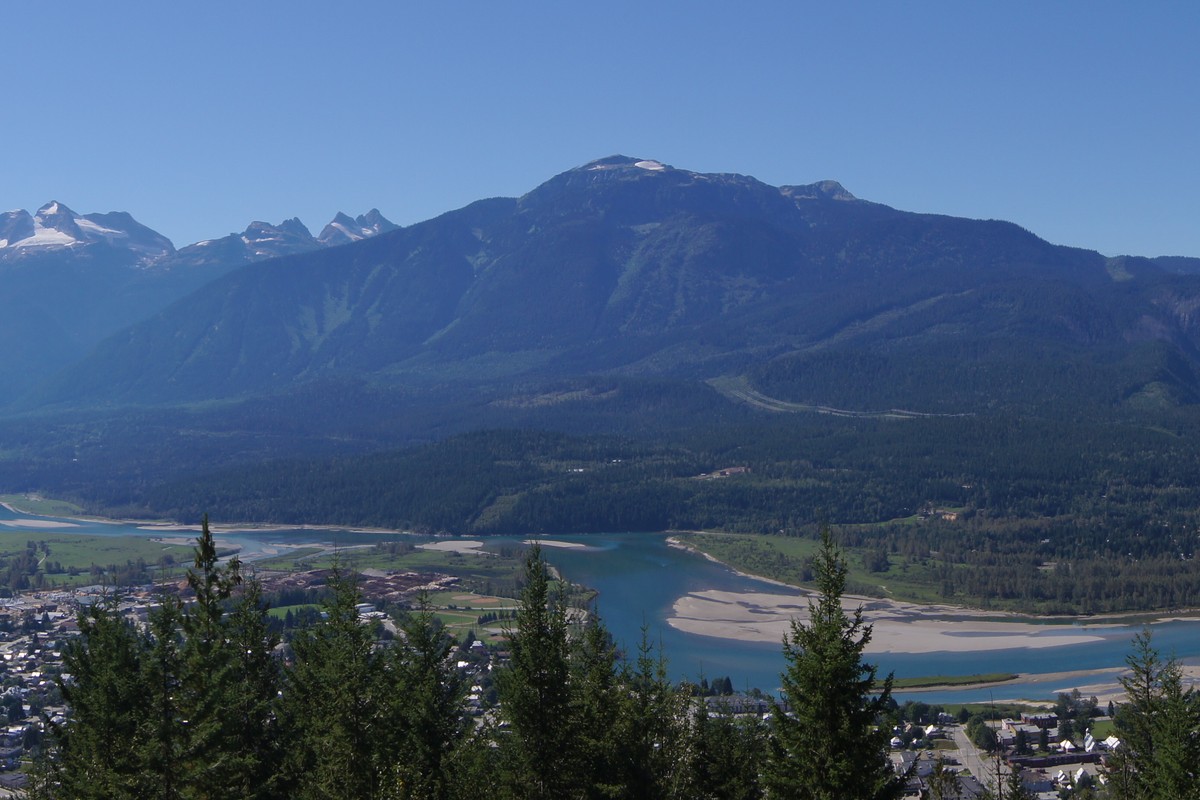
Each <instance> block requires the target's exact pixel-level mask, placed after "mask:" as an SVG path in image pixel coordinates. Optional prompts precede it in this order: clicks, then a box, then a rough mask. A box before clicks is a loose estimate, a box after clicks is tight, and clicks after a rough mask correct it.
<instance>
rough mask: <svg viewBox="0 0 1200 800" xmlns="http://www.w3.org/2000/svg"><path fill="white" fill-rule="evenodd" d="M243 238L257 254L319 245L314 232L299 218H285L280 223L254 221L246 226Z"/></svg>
mask: <svg viewBox="0 0 1200 800" xmlns="http://www.w3.org/2000/svg"><path fill="white" fill-rule="evenodd" d="M241 240H242V241H243V242H244V243H245V244H246V246H247V247H250V248H251V249H253V250H254V254H255V255H256V256H261V257H267V258H269V257H272V256H279V255H285V254H289V253H298V252H302V251H304V250H312V249H314V248H315V247H316V246H317V241H316V239H314V238H313V235H312V232H311V231H309V229H308V228H307V227H306V226H305V224H304V223H303V222H301V221H300V220H299V219H298V218H296V217H292V218H291V219H285V220H284V221H283V222H281V223H279V224H278V225H272V224H271V223H269V222H261V221H257V220H256V221H254V222H251V223H250V224H249V225H247V226H246V230H245V231H243V232H242V235H241Z"/></svg>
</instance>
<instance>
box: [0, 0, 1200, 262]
mask: <svg viewBox="0 0 1200 800" xmlns="http://www.w3.org/2000/svg"><path fill="white" fill-rule="evenodd" d="M835 6H836V7H835ZM4 18H5V28H6V35H5V37H4V38H5V43H4V45H3V46H2V47H0V74H3V75H4V76H5V78H6V80H5V81H4V84H5V91H4V93H3V100H2V101H0V152H2V153H3V154H4V155H3V166H2V168H0V209H10V208H28V209H30V210H32V209H34V208H36V207H37V206H39V205H41V204H42V203H44V202H46V201H48V200H51V199H55V200H60V201H62V202H64V203H66V204H67V205H69V206H71V207H72V208H73V209H74V210H75V211H77V212H80V213H86V212H92V211H112V210H123V211H129V212H131V213H132V214H133V215H134V216H135V217H136V218H138V219H139V220H140V221H142V222H143V223H145V224H147V225H150V226H151V227H153V228H155V229H156V230H159V231H160V232H162V233H164V234H166V235H167V236H169V237H170V238H171V239H172V240H173V241H175V243H176V244H177V245H183V244H187V243H189V242H192V241H196V240H199V239H204V238H212V237H215V236H220V235H224V234H226V233H229V232H231V231H234V230H241V229H242V228H244V227H245V226H246V224H247V223H248V222H250V221H251V220H254V219H262V220H266V221H270V222H279V221H280V220H282V219H284V218H286V217H291V216H299V217H300V218H301V219H302V220H303V221H304V222H305V223H306V224H307V225H308V226H309V228H310V229H312V230H313V232H314V233H315V232H317V231H318V230H319V229H320V228H321V226H323V225H324V224H325V223H326V222H327V221H328V220H329V219H330V218H331V217H332V216H333V214H334V213H335V212H337V211H339V210H342V211H347V212H349V213H351V214H357V213H362V212H363V211H365V210H367V209H368V208H370V207H372V206H376V207H378V208H379V209H380V210H381V211H382V212H383V213H384V214H385V215H386V216H388V217H389V218H391V219H392V220H394V221H396V222H399V223H402V224H410V223H413V222H417V221H420V220H422V219H427V218H429V217H431V216H435V215H437V214H439V213H442V212H444V211H448V210H450V209H453V208H457V207H459V206H462V205H464V204H466V203H468V202H470V201H472V200H475V199H478V198H480V197H488V196H496V195H519V194H522V193H524V192H525V191H527V190H529V189H531V188H532V187H534V186H535V185H537V184H538V183H541V182H542V181H543V180H545V179H547V178H549V177H550V176H552V175H554V174H556V173H558V172H561V171H563V170H565V169H569V168H570V167H573V166H577V165H579V164H582V163H585V162H587V161H590V160H592V159H594V158H599V157H602V156H606V155H610V154H613V153H623V154H626V155H635V156H640V157H643V158H655V159H658V160H660V161H664V162H666V163H669V164H672V165H674V166H677V167H682V168H687V169H693V170H697V171H705V172H740V173H746V174H750V175H754V176H755V177H757V178H759V179H760V180H763V181H766V182H768V183H772V184H785V183H810V182H813V181H817V180H822V179H826V178H832V179H835V180H839V181H841V182H842V183H843V184H844V185H845V186H846V188H847V189H849V190H850V191H851V192H853V193H854V194H856V195H857V196H859V197H863V198H866V199H870V200H875V201H878V202H882V203H886V204H888V205H891V206H895V207H897V208H902V209H906V210H912V211H928V212H938V213H946V214H954V215H958V216H968V217H981V218H999V219H1008V220H1011V221H1013V222H1016V223H1018V224H1020V225H1022V226H1024V227H1026V228H1029V229H1030V230H1032V231H1034V232H1035V233H1037V234H1039V235H1041V236H1043V237H1045V238H1047V239H1049V240H1050V241H1053V242H1058V243H1062V244H1070V245H1078V246H1083V247H1089V248H1094V249H1097V250H1100V251H1101V252H1103V253H1105V254H1108V255H1115V254H1119V253H1135V254H1139V255H1162V254H1178V255H1191V256H1200V218H1198V217H1200V215H1198V213H1197V212H1200V152H1198V149H1200V144H1198V143H1200V48H1198V47H1197V46H1196V43H1197V42H1198V41H1200V4H1197V3H1183V2H1179V3H1149V4H1133V3H1108V2H1086V3H1085V2H1050V3H1047V2H1044V1H1041V2H1029V3H1025V2H1005V3H991V4H985V3H975V2H912V3H900V2H886V3H873V2H861V3H837V4H835V3H773V2H760V3H751V4H749V7H748V8H735V7H734V4H732V3H726V2H721V3H716V2H712V3H709V2H696V1H693V2H686V3H685V2H678V3H676V2H660V3H652V4H647V3H624V2H607V3H603V4H584V3H548V2H547V3H496V2H489V3H484V2H478V3H474V2H445V3H428V4H421V5H418V4H416V3H396V2H386V3H385V2H359V3H350V4H333V3H328V2H304V1H303V0H300V1H293V2H250V3H247V2H238V3H232V2H220V1H218V0H209V1H208V2H204V3H150V2H121V1H119V0H114V2H112V3H85V2H82V0H79V1H78V2H64V3H54V4H43V3H19V4H10V5H7V6H6V7H5V12H4Z"/></svg>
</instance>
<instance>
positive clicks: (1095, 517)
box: [93, 415, 1200, 613]
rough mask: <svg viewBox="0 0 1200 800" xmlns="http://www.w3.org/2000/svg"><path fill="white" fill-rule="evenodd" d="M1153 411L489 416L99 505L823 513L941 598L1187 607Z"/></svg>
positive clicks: (589, 528) (661, 518)
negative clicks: (585, 418) (576, 421)
mask: <svg viewBox="0 0 1200 800" xmlns="http://www.w3.org/2000/svg"><path fill="white" fill-rule="evenodd" d="M1157 422H1158V424H1156V425H1155V426H1147V425H1143V424H1138V423H1136V422H1135V421H1132V420H1129V421H1126V422H1125V423H1120V424H1118V423H1114V422H1113V421H1111V420H1090V419H1089V418H1087V417H1084V418H1081V419H1077V420H1074V421H1066V420H1055V421H1050V420H1044V419H1040V418H1036V417H1022V416H995V415H994V416H979V417H976V416H965V417H957V418H950V419H947V418H934V419H923V418H915V419H904V420H895V419H884V420H881V419H838V418H829V417H818V416H817V415H811V417H810V418H802V419H798V418H796V417H787V418H782V419H773V418H768V419H766V420H756V421H754V422H752V423H745V424H738V425H714V426H712V427H710V428H706V429H699V430H692V431H689V432H687V433H676V434H674V435H670V436H668V435H662V436H659V437H656V438H653V439H649V440H648V439H646V438H644V437H637V438H635V437H631V436H600V435H587V436H569V435H566V434H561V433H550V432H537V431H529V430H490V431H480V432H474V433H467V434H461V435H458V436H452V437H449V438H447V439H445V440H443V441H440V442H436V443H431V444H425V445H420V446H416V447H412V448H407V449H403V450H396V451H388V452H384V453H375V454H355V455H345V456H334V457H328V458H305V459H292V460H275V461H269V462H267V463H264V464H257V465H255V466H253V467H245V468H237V467H234V468H229V469H222V470H215V471H212V472H209V473H208V474H206V475H201V476H199V477H188V478H186V479H178V480H165V481H158V482H155V483H153V484H150V485H147V486H145V487H142V488H140V489H138V490H137V492H136V502H135V501H134V500H133V499H131V498H130V497H129V489H128V487H123V488H122V489H121V490H120V491H121V495H120V499H121V502H122V503H123V504H122V505H119V506H116V508H118V509H119V510H121V511H123V512H126V513H128V514H129V515H135V516H145V515H162V516H166V517H171V518H178V519H188V518H196V517H197V516H199V515H200V514H201V513H203V512H204V511H205V510H214V511H217V510H219V513H220V514H221V516H222V517H224V518H227V519H238V520H244V521H249V522H276V523H295V524H299V523H310V522H314V521H320V522H326V523H333V524H343V525H369V526H377V527H384V528H395V529H408V530H416V531H423V532H439V533H440V532H449V533H453V534H461V535H481V534H484V535H486V534H524V533H568V532H601V531H664V530H709V531H725V532H733V533H770V534H782V535H785V536H796V535H799V536H813V535H814V534H815V531H816V529H817V525H818V523H819V522H820V521H829V522H830V523H833V524H835V525H837V526H838V527H839V529H840V530H842V531H843V532H844V535H845V536H846V537H847V538H846V543H847V545H848V546H849V547H850V548H851V549H852V550H853V551H854V552H856V553H859V552H862V553H869V554H873V555H874V557H875V558H876V560H878V559H879V558H880V557H884V558H885V559H886V563H888V564H890V565H891V566H892V567H896V568H900V567H904V568H905V569H906V570H907V571H908V572H910V573H911V575H910V577H913V578H914V579H915V578H916V577H921V579H922V580H923V581H924V582H925V583H926V584H927V585H928V586H930V587H936V590H937V591H938V592H939V593H940V597H941V598H942V599H952V600H955V601H958V602H969V603H975V604H989V603H990V604H995V605H999V606H1004V607H1010V608H1018V609H1023V610H1030V611H1062V612H1076V613H1077V612H1083V613H1099V612H1107V611H1116V610H1138V609H1169V608H1183V607H1191V606H1195V605H1197V604H1200V597H1197V596H1196V586H1200V582H1198V581H1197V580H1196V578H1197V575H1198V572H1197V571H1198V570H1200V566H1197V564H1198V562H1197V561H1196V559H1195V558H1194V555H1195V550H1196V545H1197V531H1198V530H1200V518H1198V514H1200V512H1198V511H1197V510H1198V509H1200V447H1198V446H1196V444H1197V442H1200V427H1197V425H1196V424H1195V423H1193V422H1191V421H1190V420H1189V419H1188V418H1187V417H1186V416H1185V415H1179V416H1176V417H1168V416H1164V417H1160V418H1158V420H1157ZM1031 443H1036V447H1033V446H1031ZM731 468H733V469H731ZM721 470H728V471H729V472H730V474H727V475H724V476H720V475H718V474H716V473H719V471H721ZM118 499H119V498H118V497H116V496H114V497H113V498H112V500H113V501H114V502H116V501H118ZM94 502H95V501H93V503H94ZM102 505H103V504H102ZM106 507H108V508H110V509H111V508H113V506H106ZM773 575H774V576H775V577H785V576H784V575H782V574H780V573H778V572H776V573H773Z"/></svg>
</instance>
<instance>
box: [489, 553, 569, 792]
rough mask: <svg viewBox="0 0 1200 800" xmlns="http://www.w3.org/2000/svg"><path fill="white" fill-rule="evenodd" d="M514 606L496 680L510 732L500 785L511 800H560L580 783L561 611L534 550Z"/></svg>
mask: <svg viewBox="0 0 1200 800" xmlns="http://www.w3.org/2000/svg"><path fill="white" fill-rule="evenodd" d="M520 600H521V607H520V610H519V611H518V612H517V617H516V624H515V627H514V628H513V629H511V630H510V631H509V646H510V648H511V657H510V661H509V664H508V666H507V667H506V668H505V669H504V670H502V671H501V672H500V673H499V675H498V676H497V688H498V689H499V693H500V712H501V715H502V716H503V718H504V719H505V720H506V721H507V722H508V723H509V725H510V726H511V727H510V730H509V731H507V732H506V733H505V734H504V735H502V736H501V737H500V738H499V742H500V745H501V748H502V756H503V765H504V774H503V781H504V784H505V786H506V787H507V788H508V790H509V791H510V793H511V794H512V795H513V796H516V797H523V798H529V800H563V798H569V797H573V796H575V795H576V792H577V791H578V783H579V781H578V777H579V773H578V770H577V760H576V759H577V755H578V748H577V746H576V744H575V741H576V739H575V737H576V733H577V729H576V727H575V725H574V720H573V719H572V698H571V691H570V666H569V653H570V647H569V641H568V635H567V627H568V625H567V610H566V601H565V599H564V597H563V593H562V589H561V587H560V588H559V589H558V590H556V591H554V592H551V588H550V575H549V568H548V567H547V565H546V562H545V561H544V560H543V559H542V551H541V548H540V547H539V546H538V545H534V546H533V547H532V548H531V549H530V551H529V554H528V556H527V557H526V560H525V570H524V587H523V588H522V590H521V598H520Z"/></svg>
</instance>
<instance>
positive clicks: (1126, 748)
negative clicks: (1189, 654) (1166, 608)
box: [1109, 630, 1200, 800]
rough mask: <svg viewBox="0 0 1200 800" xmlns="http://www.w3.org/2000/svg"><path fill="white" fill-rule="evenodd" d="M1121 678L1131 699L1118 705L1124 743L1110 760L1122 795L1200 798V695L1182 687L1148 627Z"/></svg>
mask: <svg viewBox="0 0 1200 800" xmlns="http://www.w3.org/2000/svg"><path fill="white" fill-rule="evenodd" d="M1126 663H1127V664H1128V665H1129V668H1130V672H1129V674H1128V675H1127V676H1126V677H1124V678H1122V679H1121V685H1122V687H1123V688H1124V689H1125V695H1126V698H1127V703H1126V704H1125V705H1123V706H1121V707H1120V708H1119V709H1118V710H1117V715H1116V728H1117V736H1118V738H1120V740H1121V747H1120V748H1119V749H1118V750H1117V753H1116V754H1115V756H1114V758H1113V759H1112V760H1111V761H1110V763H1109V776H1110V780H1109V784H1110V786H1111V787H1112V788H1111V791H1112V793H1113V794H1114V795H1115V796H1116V797H1117V798H1119V799H1120V800H1167V798H1172V799H1173V800H1174V799H1176V798H1178V799H1179V800H1190V799H1191V798H1200V774H1198V772H1200V698H1198V697H1197V695H1196V693H1195V691H1194V690H1193V689H1192V688H1190V687H1189V688H1187V689H1184V688H1183V672H1182V669H1181V668H1180V666H1179V663H1178V662H1177V661H1176V660H1175V659H1173V658H1171V659H1167V660H1163V658H1162V657H1161V656H1160V655H1159V652H1158V650H1157V649H1155V648H1154V646H1153V643H1152V640H1151V635H1150V632H1149V630H1146V631H1143V632H1142V633H1140V634H1138V635H1136V636H1135V637H1134V639H1133V652H1132V653H1131V654H1130V655H1129V657H1128V658H1127V659H1126Z"/></svg>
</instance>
